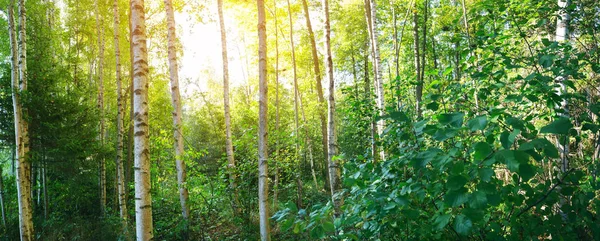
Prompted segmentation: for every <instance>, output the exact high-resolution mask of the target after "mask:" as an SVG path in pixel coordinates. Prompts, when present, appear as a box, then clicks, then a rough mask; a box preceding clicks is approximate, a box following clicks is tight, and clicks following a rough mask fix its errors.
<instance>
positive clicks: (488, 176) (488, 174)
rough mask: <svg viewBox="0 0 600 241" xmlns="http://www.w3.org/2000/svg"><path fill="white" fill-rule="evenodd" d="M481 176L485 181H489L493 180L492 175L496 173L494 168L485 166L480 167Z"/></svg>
mask: <svg viewBox="0 0 600 241" xmlns="http://www.w3.org/2000/svg"><path fill="white" fill-rule="evenodd" d="M478 173H479V178H481V180H482V181H484V182H489V181H491V180H492V176H493V175H494V170H493V169H491V168H488V167H484V168H481V169H479V171H478Z"/></svg>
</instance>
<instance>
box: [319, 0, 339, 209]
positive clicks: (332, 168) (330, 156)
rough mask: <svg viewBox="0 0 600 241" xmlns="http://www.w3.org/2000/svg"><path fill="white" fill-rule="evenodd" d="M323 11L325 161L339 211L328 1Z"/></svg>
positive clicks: (333, 83)
mask: <svg viewBox="0 0 600 241" xmlns="http://www.w3.org/2000/svg"><path fill="white" fill-rule="evenodd" d="M323 12H324V15H325V51H326V53H327V55H326V58H325V66H326V67H327V71H326V73H327V80H329V99H328V111H327V136H328V138H327V140H328V143H327V144H328V150H329V152H328V153H327V162H328V165H329V185H330V189H331V199H332V201H333V203H334V206H335V209H336V213H337V212H338V211H339V207H340V204H341V202H340V201H339V200H340V199H339V198H336V197H335V195H336V193H337V191H338V190H339V189H340V186H341V185H340V167H339V166H338V162H337V161H336V160H335V159H334V156H335V155H336V154H337V137H336V133H335V82H334V78H333V57H332V54H331V27H330V25H329V1H328V0H323Z"/></svg>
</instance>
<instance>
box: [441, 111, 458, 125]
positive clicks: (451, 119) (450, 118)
mask: <svg viewBox="0 0 600 241" xmlns="http://www.w3.org/2000/svg"><path fill="white" fill-rule="evenodd" d="M464 116H465V114H464V113H461V112H455V113H450V114H440V115H438V116H437V119H438V121H439V122H440V124H442V125H450V126H453V127H461V126H462V124H463V117H464Z"/></svg>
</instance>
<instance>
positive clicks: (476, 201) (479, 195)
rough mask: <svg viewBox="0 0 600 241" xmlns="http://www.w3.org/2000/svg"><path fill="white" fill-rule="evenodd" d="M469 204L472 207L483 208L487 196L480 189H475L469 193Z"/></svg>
mask: <svg viewBox="0 0 600 241" xmlns="http://www.w3.org/2000/svg"><path fill="white" fill-rule="evenodd" d="M469 204H470V205H471V207H473V208H484V207H485V206H486V205H487V196H486V194H485V193H484V192H482V191H475V192H474V193H473V194H471V198H470V200H469Z"/></svg>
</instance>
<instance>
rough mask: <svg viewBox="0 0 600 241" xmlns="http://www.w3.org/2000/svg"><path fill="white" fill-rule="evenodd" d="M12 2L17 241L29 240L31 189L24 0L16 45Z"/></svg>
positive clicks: (23, 1) (30, 235)
mask: <svg viewBox="0 0 600 241" xmlns="http://www.w3.org/2000/svg"><path fill="white" fill-rule="evenodd" d="M14 5H15V1H14V0H11V1H10V3H9V6H8V26H9V27H8V28H9V31H8V32H9V38H10V45H11V56H12V57H11V65H12V72H11V80H12V81H11V82H12V86H11V87H12V93H13V94H12V99H13V110H14V124H15V145H16V151H15V155H16V160H17V165H16V169H17V170H16V174H17V175H16V180H17V202H18V204H19V231H20V238H21V241H32V240H33V239H34V237H33V235H34V230H33V210H32V206H31V205H32V203H31V202H32V200H31V196H30V195H29V194H30V192H31V162H30V160H29V124H28V123H27V118H24V117H23V113H24V111H23V107H22V103H21V92H23V91H26V90H27V42H26V36H27V34H26V32H25V31H26V21H27V17H26V9H25V0H19V4H18V7H19V30H18V44H17V30H16V28H15V20H14V19H15V16H14Z"/></svg>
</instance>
